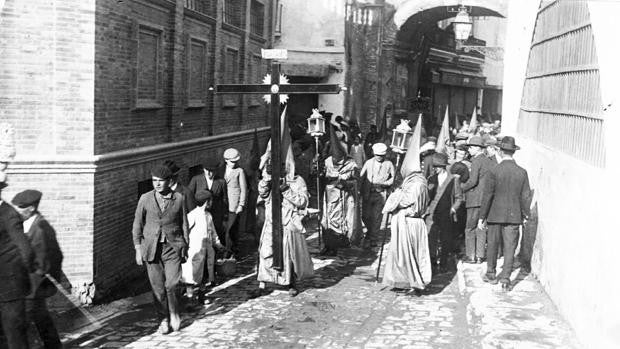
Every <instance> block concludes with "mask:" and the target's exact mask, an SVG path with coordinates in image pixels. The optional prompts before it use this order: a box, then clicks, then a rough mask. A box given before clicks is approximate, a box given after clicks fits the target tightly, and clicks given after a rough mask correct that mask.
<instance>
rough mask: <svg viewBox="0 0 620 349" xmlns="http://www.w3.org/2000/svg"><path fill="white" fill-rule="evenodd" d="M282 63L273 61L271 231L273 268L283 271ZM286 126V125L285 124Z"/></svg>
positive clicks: (270, 109)
mask: <svg viewBox="0 0 620 349" xmlns="http://www.w3.org/2000/svg"><path fill="white" fill-rule="evenodd" d="M279 92H280V64H279V63H278V62H275V61H274V62H272V63H271V104H270V105H269V114H270V116H271V231H272V238H273V241H272V248H273V269H275V270H278V271H281V270H282V269H283V267H284V265H283V264H284V263H283V256H282V235H283V234H282V233H283V232H282V196H281V193H280V179H281V178H282V173H281V172H282V171H281V169H282V137H281V134H282V132H281V127H280V93H279ZM285 126H286V125H285Z"/></svg>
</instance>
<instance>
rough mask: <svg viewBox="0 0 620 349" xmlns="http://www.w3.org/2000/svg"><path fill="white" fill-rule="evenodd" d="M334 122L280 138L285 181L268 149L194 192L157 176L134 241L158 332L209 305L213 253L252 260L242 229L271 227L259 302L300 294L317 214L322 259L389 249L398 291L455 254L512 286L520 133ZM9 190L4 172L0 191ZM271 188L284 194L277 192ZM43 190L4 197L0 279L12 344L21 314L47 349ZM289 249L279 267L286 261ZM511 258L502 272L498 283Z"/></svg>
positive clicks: (49, 245)
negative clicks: (274, 292) (391, 130)
mask: <svg viewBox="0 0 620 349" xmlns="http://www.w3.org/2000/svg"><path fill="white" fill-rule="evenodd" d="M324 116H325V117H326V119H327V122H328V125H329V128H328V130H327V132H326V133H325V134H324V135H322V136H321V137H316V138H313V137H311V136H310V135H308V134H307V132H306V130H305V128H304V126H303V125H289V128H288V129H286V130H284V131H283V140H282V142H281V144H282V145H283V150H284V156H283V157H282V158H283V163H282V164H280V165H279V166H281V171H280V172H281V173H282V176H281V177H282V178H280V179H273V178H272V169H273V166H277V164H272V162H271V147H270V145H268V146H267V150H266V151H265V152H264V154H263V155H262V156H260V157H259V158H257V159H246V160H249V161H245V163H246V164H249V165H250V166H249V167H248V166H246V168H245V169H244V168H243V167H242V166H240V163H241V161H240V160H241V159H242V154H241V153H240V152H239V151H238V150H237V149H234V148H229V149H226V150H225V151H224V153H223V159H218V158H216V157H214V156H212V157H208V158H206V159H204V161H203V162H202V164H201V167H202V171H200V173H198V174H196V175H194V176H193V177H192V178H190V180H189V181H188V182H187V185H185V184H183V183H182V182H183V181H182V180H181V178H180V173H181V168H180V167H179V166H178V165H177V164H176V163H175V162H174V161H171V160H167V161H164V162H163V163H161V164H160V165H158V166H155V167H153V168H152V170H151V176H152V184H153V190H151V191H148V192H146V193H144V194H142V195H141V196H140V198H139V201H138V204H137V207H136V210H135V218H134V222H133V228H132V236H133V245H134V249H135V262H136V264H138V265H140V266H145V268H146V274H147V276H148V279H149V282H150V285H151V288H152V291H153V295H154V302H155V305H156V307H157V310H158V313H159V314H160V316H161V319H162V320H161V323H160V326H159V332H161V333H164V334H167V333H169V332H171V331H178V330H179V328H180V325H181V316H180V314H181V306H180V303H181V302H182V301H183V296H185V297H186V298H187V300H188V301H191V302H202V301H205V300H204V298H202V297H203V296H204V294H205V293H206V292H207V291H208V290H209V288H212V287H214V286H215V284H216V281H217V279H216V270H215V269H216V268H215V265H216V259H218V258H222V259H232V260H234V258H235V257H238V256H239V255H240V254H241V253H243V251H242V249H241V239H240V234H241V233H242V232H246V233H247V232H248V231H249V232H252V231H257V232H260V235H258V234H257V235H256V238H257V239H256V240H257V242H258V256H259V258H258V265H257V279H258V285H259V286H258V289H257V290H256V296H260V295H262V294H263V292H264V290H265V288H266V287H267V284H268V283H271V284H276V285H282V286H285V287H286V288H288V292H289V294H290V295H291V296H295V295H297V294H298V289H297V283H298V281H300V280H303V279H306V278H308V277H310V276H312V275H313V272H314V266H313V262H312V258H311V256H310V253H309V249H308V246H307V242H306V237H307V236H306V235H307V234H306V229H307V227H308V224H309V222H310V221H312V219H308V217H309V212H311V211H312V212H313V214H314V215H315V216H316V217H318V218H319V219H318V220H316V222H317V225H318V226H320V229H319V232H320V234H321V235H320V236H321V238H322V239H321V240H320V242H322V246H320V247H322V249H321V250H320V254H321V255H324V256H335V255H337V254H338V250H339V249H341V248H348V247H350V246H354V247H358V248H363V249H371V250H372V249H381V252H380V255H381V256H382V255H383V248H384V246H388V248H387V250H386V251H385V255H386V264H385V270H384V276H383V281H382V282H383V284H385V285H387V286H390V287H391V288H392V289H393V290H395V291H399V290H401V291H405V292H407V293H412V294H417V295H419V294H421V293H423V291H424V289H425V288H426V287H427V286H428V284H429V283H430V282H431V279H432V276H433V275H434V274H437V273H443V272H446V271H449V270H450V269H453V268H455V266H456V261H457V260H458V259H462V261H463V262H464V263H475V264H480V263H483V262H484V261H485V260H486V262H487V271H486V274H485V275H484V278H483V279H484V281H486V282H489V283H492V284H496V283H498V282H499V283H501V285H502V288H503V289H505V290H509V289H510V287H511V283H510V275H511V272H512V268H513V261H514V258H515V250H516V248H517V245H518V243H519V238H520V227H521V225H522V224H523V223H524V222H525V220H526V219H527V218H528V216H529V200H530V188H529V183H528V177H527V172H526V171H525V170H524V169H523V168H521V167H519V166H518V165H517V164H516V163H515V161H514V159H513V154H514V153H515V152H516V151H517V150H518V149H519V147H518V146H517V145H516V144H515V139H514V138H513V137H510V136H505V137H501V136H499V132H500V130H499V124H493V125H491V124H489V125H487V126H488V127H487V126H484V125H483V126H482V127H476V126H475V125H474V127H472V126H471V125H463V127H462V128H461V129H460V130H452V131H453V132H452V136H450V132H449V131H448V130H441V131H440V134H439V140H438V137H435V136H426V135H425V134H424V131H423V127H422V122H421V118H420V119H419V120H418V122H417V123H415V125H411V126H413V128H414V130H413V132H412V136H411V141H410V142H409V144H408V147H407V148H406V149H402V150H403V151H401V152H400V154H397V153H396V152H394V151H390V147H388V146H387V145H386V143H385V142H386V140H387V136H386V134H385V130H382V132H378V131H377V127H376V126H375V125H371V126H370V132H369V133H367V134H366V135H365V136H362V134H361V129H360V127H359V126H358V125H357V124H356V123H354V122H347V121H346V120H344V119H343V118H341V117H336V118H332V117H331V115H327V114H326V113H324ZM283 117H284V118H285V115H283ZM284 120H285V121H286V118H285V119H284ZM284 124H285V125H286V124H287V123H286V122H285V123H284ZM444 124H447V121H446V122H445V123H444ZM384 128H385V127H382V129H384ZM287 131H288V132H287ZM451 138H452V140H451ZM315 142H316V143H315ZM255 143H257V141H256V142H255ZM317 143H318V144H317ZM401 156H402V161H400V157H401ZM222 160H223V161H222ZM222 162H223V163H224V166H222ZM0 174H2V175H3V176H5V172H4V171H0ZM317 178H318V180H317ZM5 182H6V178H0V189H1V188H2V187H4V186H5V185H6V184H5ZM274 185H276V186H279V192H280V194H281V195H280V196H281V197H280V198H279V200H274V198H272V194H273V192H274V191H273V190H272V188H273V186H274ZM41 196H42V193H41V192H38V191H36V190H27V191H25V192H22V193H19V194H17V195H16V196H15V197H14V198H13V200H12V205H8V204H7V203H5V202H2V203H0V223H1V224H0V239H3V242H2V243H0V249H2V250H0V265H2V272H3V273H5V274H6V275H12V277H10V278H6V281H5V282H3V283H2V284H0V306H1V309H0V311H1V314H2V328H3V330H4V333H5V336H6V338H7V340H8V343H9V347H10V348H25V347H27V345H28V344H27V342H26V340H25V338H26V335H25V332H24V331H25V328H26V327H27V325H28V323H27V321H26V320H24V319H31V320H32V321H33V322H34V323H35V324H36V327H37V329H38V330H39V333H40V335H41V337H42V338H43V340H44V342H45V346H46V348H56V347H59V346H60V341H59V337H58V332H57V331H56V329H55V327H54V324H53V322H52V321H51V318H50V316H49V313H48V311H47V308H46V305H45V298H46V297H49V296H50V295H51V294H53V291H54V287H53V282H52V281H53V280H54V278H55V277H56V278H58V277H59V275H60V267H61V263H62V253H61V251H60V248H59V247H58V243H57V241H56V237H55V232H54V230H53V228H51V226H50V225H49V223H47V222H46V221H45V219H44V218H43V216H42V215H41V214H40V213H39V211H38V207H39V203H40V200H41ZM317 199H319V200H317ZM274 202H275V205H278V206H281V210H282V211H281V219H282V220H281V228H282V237H281V246H274V242H276V241H280V240H278V239H274V238H273V237H274V232H273V227H272V217H271V213H272V205H273V203H274ZM310 208H312V209H313V210H309V209H310ZM240 221H243V222H244V223H243V224H242V225H243V227H241V225H240ZM246 222H254V223H255V224H253V225H249V224H247V223H246ZM248 227H249V228H248ZM388 229H389V237H390V240H389V241H390V243H389V245H386V241H387V237H388ZM4 240H6V241H4ZM277 243H280V242H277ZM280 251H281V253H282V261H276V256H277V254H278V253H280ZM500 254H503V256H504V265H503V267H502V271H501V273H500V274H499V275H496V274H497V273H496V267H497V257H498V255H500ZM280 262H281V266H277V265H276V264H280ZM26 313H28V314H29V317H28V318H27V317H26V316H24V315H25V314H26Z"/></svg>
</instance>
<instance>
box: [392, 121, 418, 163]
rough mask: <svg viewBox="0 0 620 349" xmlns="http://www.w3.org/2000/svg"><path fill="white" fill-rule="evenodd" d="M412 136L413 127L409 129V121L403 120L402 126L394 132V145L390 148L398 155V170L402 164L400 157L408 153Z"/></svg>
mask: <svg viewBox="0 0 620 349" xmlns="http://www.w3.org/2000/svg"><path fill="white" fill-rule="evenodd" d="M412 136H413V132H411V127H409V120H406V119H401V120H400V124H399V125H398V126H396V127H395V128H394V130H392V143H391V144H390V148H392V151H393V152H395V153H396V167H397V168H398V163H399V162H400V156H401V155H403V154H405V153H406V152H407V148H408V147H409V142H411V137H412Z"/></svg>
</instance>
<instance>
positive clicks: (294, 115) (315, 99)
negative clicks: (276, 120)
mask: <svg viewBox="0 0 620 349" xmlns="http://www.w3.org/2000/svg"><path fill="white" fill-rule="evenodd" d="M289 80H290V82H291V83H294V84H318V83H321V82H322V81H321V78H314V77H306V76H290V77H289ZM318 106H319V95H317V94H308V95H290V96H289V101H288V109H287V113H288V115H289V120H290V122H291V124H292V125H296V124H299V123H305V122H306V119H308V117H309V116H310V114H312V108H318Z"/></svg>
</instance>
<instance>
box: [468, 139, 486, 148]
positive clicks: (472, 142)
mask: <svg viewBox="0 0 620 349" xmlns="http://www.w3.org/2000/svg"><path fill="white" fill-rule="evenodd" d="M467 145H469V146H476V147H481V148H484V141H483V140H482V137H480V136H473V137H471V138H470V139H469V142H467Z"/></svg>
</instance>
